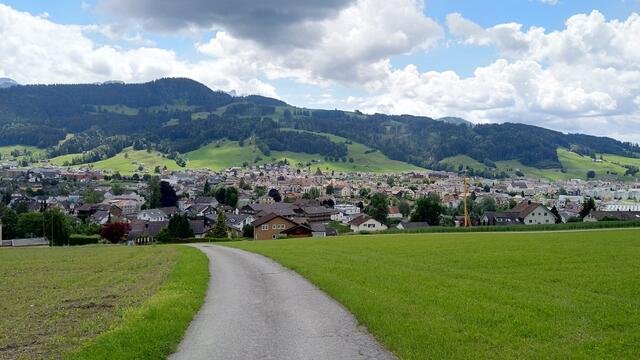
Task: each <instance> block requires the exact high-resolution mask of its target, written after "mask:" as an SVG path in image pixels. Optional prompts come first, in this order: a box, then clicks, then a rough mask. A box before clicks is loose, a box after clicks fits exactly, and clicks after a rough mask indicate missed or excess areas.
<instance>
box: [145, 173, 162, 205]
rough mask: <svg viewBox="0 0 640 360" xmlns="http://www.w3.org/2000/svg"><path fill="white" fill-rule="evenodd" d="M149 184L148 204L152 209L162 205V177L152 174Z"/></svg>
mask: <svg viewBox="0 0 640 360" xmlns="http://www.w3.org/2000/svg"><path fill="white" fill-rule="evenodd" d="M147 185H148V186H149V188H148V189H147V205H148V207H149V208H150V209H156V208H159V207H160V206H161V203H160V198H161V197H162V195H161V193H160V178H159V177H157V176H152V177H151V179H149V181H148V183H147Z"/></svg>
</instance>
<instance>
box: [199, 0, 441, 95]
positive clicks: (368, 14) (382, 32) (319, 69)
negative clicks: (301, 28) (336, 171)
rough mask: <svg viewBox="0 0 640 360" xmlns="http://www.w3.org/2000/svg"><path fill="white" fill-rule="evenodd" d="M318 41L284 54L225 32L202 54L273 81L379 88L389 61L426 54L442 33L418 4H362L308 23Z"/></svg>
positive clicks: (363, 0) (376, 0) (373, 0)
mask: <svg viewBox="0 0 640 360" xmlns="http://www.w3.org/2000/svg"><path fill="white" fill-rule="evenodd" d="M307 26H308V27H313V28H314V30H313V32H314V33H317V34H319V35H318V40H317V41H315V42H312V43H309V44H306V45H305V46H297V47H292V48H290V49H287V50H286V51H283V50H282V49H281V48H278V47H275V48H273V47H265V46H263V45H261V44H260V43H258V42H254V41H252V40H243V39H239V38H236V37H234V36H233V35H232V34H231V33H228V32H225V31H222V32H218V33H217V34H216V36H215V37H214V38H213V39H211V41H209V42H208V43H206V44H201V45H200V46H199V50H200V51H201V52H203V53H205V54H208V55H211V56H214V57H216V58H225V57H232V58H235V59H241V60H240V61H245V62H248V63H250V64H251V66H252V68H256V69H259V70H261V71H263V72H264V73H265V74H266V75H267V76H268V77H269V78H283V77H291V78H294V79H296V80H298V81H300V82H304V83H312V84H325V85H326V84H330V83H344V84H350V85H352V84H363V85H365V86H366V87H367V88H369V89H375V88H377V87H378V85H379V84H378V82H379V79H380V77H381V75H382V76H384V74H385V73H386V69H387V67H388V62H389V60H388V59H389V57H391V56H393V55H398V54H405V53H411V52H415V51H418V50H423V49H428V48H430V47H433V46H435V45H436V44H437V42H438V41H439V40H441V39H442V37H443V33H444V31H443V29H442V27H441V26H440V25H438V24H437V23H436V22H435V21H434V20H432V19H431V18H429V17H426V16H424V14H423V5H422V3H420V2H416V1H415V0H396V1H385V0H359V1H357V2H355V3H354V4H353V5H352V6H349V7H347V8H345V9H343V10H341V11H340V12H339V13H338V14H337V16H336V17H335V18H331V19H325V20H322V21H317V22H314V23H308V24H307Z"/></svg>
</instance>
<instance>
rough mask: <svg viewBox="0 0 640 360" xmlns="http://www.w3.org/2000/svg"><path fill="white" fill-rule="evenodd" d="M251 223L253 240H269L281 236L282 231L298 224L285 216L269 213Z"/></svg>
mask: <svg viewBox="0 0 640 360" xmlns="http://www.w3.org/2000/svg"><path fill="white" fill-rule="evenodd" d="M252 225H253V239H254V240H269V239H277V238H278V237H281V236H282V233H283V232H284V231H286V230H289V229H292V228H294V227H296V226H298V225H299V224H297V223H295V222H293V221H292V220H289V219H288V218H287V217H285V216H282V215H278V214H275V213H270V214H267V215H265V216H262V217H261V218H258V219H257V220H255V221H254V222H253V223H252Z"/></svg>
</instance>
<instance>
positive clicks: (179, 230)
mask: <svg viewBox="0 0 640 360" xmlns="http://www.w3.org/2000/svg"><path fill="white" fill-rule="evenodd" d="M167 229H168V231H169V234H170V235H171V236H173V237H174V238H176V239H188V238H192V237H193V236H194V234H193V230H192V229H191V224H190V223H189V218H187V216H186V215H174V216H172V217H171V219H169V225H168V227H167Z"/></svg>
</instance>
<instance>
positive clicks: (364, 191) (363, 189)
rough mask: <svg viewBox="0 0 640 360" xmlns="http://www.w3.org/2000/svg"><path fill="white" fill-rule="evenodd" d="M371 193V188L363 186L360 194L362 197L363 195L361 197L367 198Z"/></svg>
mask: <svg viewBox="0 0 640 360" xmlns="http://www.w3.org/2000/svg"><path fill="white" fill-rule="evenodd" d="M370 193H371V192H370V191H369V189H367V188H362V189H360V192H359V195H360V197H361V198H363V199H366V198H368V197H369V194H370Z"/></svg>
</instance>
